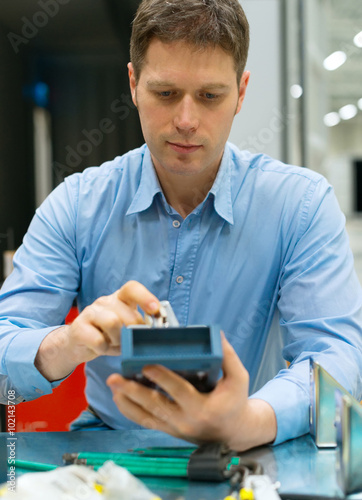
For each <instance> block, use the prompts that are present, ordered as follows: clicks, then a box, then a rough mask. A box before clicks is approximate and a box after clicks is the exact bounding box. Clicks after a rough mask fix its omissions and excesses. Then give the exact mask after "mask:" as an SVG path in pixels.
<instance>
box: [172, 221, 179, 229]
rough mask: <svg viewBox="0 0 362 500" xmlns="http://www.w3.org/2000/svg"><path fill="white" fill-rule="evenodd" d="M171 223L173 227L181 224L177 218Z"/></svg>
mask: <svg viewBox="0 0 362 500" xmlns="http://www.w3.org/2000/svg"><path fill="white" fill-rule="evenodd" d="M172 225H173V227H180V226H181V224H180V221H179V220H174V221H173V223H172Z"/></svg>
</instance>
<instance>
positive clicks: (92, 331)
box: [35, 281, 160, 381]
mask: <svg viewBox="0 0 362 500" xmlns="http://www.w3.org/2000/svg"><path fill="white" fill-rule="evenodd" d="M137 306H140V308H141V309H142V310H143V311H145V312H147V313H148V314H155V313H157V312H158V311H159V306H160V304H159V301H158V299H157V298H156V297H155V296H154V295H153V294H152V293H151V292H149V291H148V290H147V288H145V287H144V286H143V285H141V283H138V282H136V281H129V282H128V283H126V284H125V285H124V286H122V288H120V289H119V290H117V291H116V292H115V293H113V294H112V295H108V296H105V297H100V298H99V299H97V300H95V301H94V302H93V304H92V305H90V306H88V307H86V308H85V309H84V310H83V311H82V312H81V313H80V314H79V316H78V317H77V318H76V319H75V320H74V321H73V323H72V324H71V325H69V326H65V327H62V328H58V329H57V330H54V331H52V332H51V333H50V334H49V335H47V336H46V337H45V338H44V340H43V342H42V343H41V344H40V347H39V350H38V353H37V356H36V358H35V366H36V367H37V368H38V370H39V371H40V372H41V373H42V374H43V375H44V377H45V378H47V379H48V380H49V381H54V380H59V379H61V378H64V377H65V376H67V375H68V374H69V373H70V372H71V371H72V370H74V368H75V367H76V366H78V365H79V364H80V363H83V362H86V361H91V360H92V359H95V358H97V357H98V356H118V355H119V354H120V339H121V335H120V331H121V328H122V326H123V325H126V326H128V325H135V324H141V323H144V321H143V317H142V315H141V314H140V313H139V312H138V311H137Z"/></svg>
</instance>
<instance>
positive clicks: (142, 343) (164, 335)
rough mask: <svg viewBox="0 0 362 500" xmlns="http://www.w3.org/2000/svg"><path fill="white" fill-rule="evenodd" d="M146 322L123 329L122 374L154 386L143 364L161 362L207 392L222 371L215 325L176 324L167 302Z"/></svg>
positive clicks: (219, 337)
mask: <svg viewBox="0 0 362 500" xmlns="http://www.w3.org/2000/svg"><path fill="white" fill-rule="evenodd" d="M161 306H162V307H161V310H160V314H159V315H158V316H157V317H153V316H151V317H148V318H146V321H147V323H148V325H152V326H147V325H135V326H130V327H128V328H123V330H122V335H121V349H122V351H121V352H122V357H121V367H122V374H123V376H124V377H126V378H129V379H133V380H136V381H137V382H140V383H142V384H144V385H147V386H149V387H153V388H157V387H156V385H155V384H154V383H153V382H151V381H150V380H148V379H147V378H146V377H144V376H143V374H142V368H143V367H144V366H145V365H154V364H160V365H163V366H165V367H166V368H169V369H170V370H173V371H174V372H176V373H178V374H179V375H181V376H182V377H184V378H185V379H187V380H188V381H189V382H191V383H192V384H193V385H194V386H195V387H196V388H197V390H199V391H200V392H210V391H211V390H212V389H213V388H214V387H215V385H216V382H217V380H218V379H219V377H220V374H221V365H222V357H223V355H222V347H221V336H220V328H218V327H216V326H187V327H180V326H178V321H177V318H176V316H175V314H174V312H173V310H172V308H171V305H170V304H169V303H168V302H161Z"/></svg>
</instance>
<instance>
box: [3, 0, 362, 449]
mask: <svg viewBox="0 0 362 500" xmlns="http://www.w3.org/2000/svg"><path fill="white" fill-rule="evenodd" d="M248 42H249V34H248V24H247V20H246V18H245V15H244V12H243V11H242V9H241V7H240V5H239V3H238V2H237V0H204V1H202V0H170V1H167V2H164V1H163V0H144V1H143V2H142V3H141V5H140V7H139V10H138V12H137V15H136V18H135V21H134V25H133V33H132V39H131V63H130V64H129V66H128V70H129V79H130V88H131V92H132V99H133V102H134V104H135V105H136V106H137V108H138V111H139V116H140V120H141V125H142V130H143V134H144V137H145V141H146V144H147V146H146V145H145V146H143V147H142V148H140V149H138V150H135V151H131V152H130V153H128V154H126V155H125V156H123V157H118V158H116V159H115V160H114V161H111V162H107V163H105V164H104V165H102V166H101V167H99V168H91V169H87V170H86V171H85V172H84V173H83V174H75V175H73V176H69V177H68V178H67V179H66V181H65V182H64V183H63V184H62V185H60V186H59V187H58V188H57V189H56V190H55V191H54V192H53V193H52V194H51V195H50V196H49V198H48V199H47V200H46V201H45V202H44V204H43V205H42V206H41V207H40V209H38V211H37V214H36V216H35V218H34V220H33V221H32V223H31V225H30V228H29V231H28V233H27V235H26V236H25V238H24V244H23V246H22V247H21V248H20V249H19V251H18V252H17V255H16V257H15V259H14V265H15V270H14V272H13V274H12V275H11V276H10V277H9V279H8V280H7V282H6V283H5V285H4V288H3V291H2V301H1V311H0V313H1V317H2V318H3V319H2V327H1V328H2V329H1V335H2V338H1V356H2V364H1V366H2V368H1V370H2V382H3V393H4V394H5V393H6V390H7V389H8V388H14V389H15V390H16V393H17V395H18V400H19V401H21V400H30V399H34V398H35V397H38V396H39V395H40V394H46V393H49V392H51V389H52V387H54V386H55V385H57V384H58V383H59V381H61V380H62V379H63V378H64V377H66V376H67V375H68V374H69V373H71V371H72V370H73V369H74V368H75V367H76V366H77V365H78V364H80V363H82V362H87V369H86V373H87V389H86V394H87V398H88V401H89V404H90V407H91V413H90V412H88V413H87V414H86V415H83V416H82V417H81V419H80V421H78V423H77V424H76V426H75V427H74V428H81V427H84V423H85V425H91V424H90V420H92V419H93V420H92V421H93V422H94V421H96V422H98V425H100V427H102V428H104V427H105V428H117V429H122V428H139V426H144V427H150V428H154V429H159V430H162V431H165V432H167V433H169V434H172V435H174V436H177V437H181V438H184V439H187V440H190V441H193V442H197V443H200V442H205V441H223V442H225V443H227V444H228V445H229V446H230V447H231V448H234V449H237V450H245V449H248V448H250V447H253V446H257V445H261V444H265V443H280V442H282V441H284V440H286V439H290V438H293V437H296V436H299V435H301V434H303V433H305V432H307V431H308V409H309V386H308V384H309V372H308V366H309V358H310V357H312V356H313V357H314V358H315V359H317V360H319V362H320V363H321V364H322V365H323V366H324V367H325V368H326V369H327V370H328V371H330V372H331V373H332V375H333V376H335V378H336V379H337V380H339V382H340V383H341V384H343V385H344V386H345V387H346V388H347V389H348V390H350V391H351V392H353V393H354V394H355V396H357V397H360V395H361V377H360V373H361V368H362V353H361V351H362V348H361V325H362V307H361V305H362V294H361V289H360V286H359V283H358V280H357V278H356V275H355V273H354V270H353V259H352V255H351V252H350V250H349V247H348V240H347V236H346V233H345V229H344V217H343V215H342V214H341V212H340V210H339V208H338V204H337V202H336V200H335V197H334V195H333V192H332V189H331V187H330V186H329V185H328V183H327V182H326V181H325V179H324V178H322V177H321V176H320V175H318V174H316V173H314V172H311V171H309V170H307V169H301V168H297V167H292V166H286V165H283V164H282V163H280V162H278V161H275V160H272V159H271V158H269V157H266V156H264V155H251V154H250V153H248V152H240V151H239V150H237V148H236V147H234V146H232V145H231V144H228V143H226V141H227V137H228V135H229V132H230V128H231V125H232V121H233V117H234V116H235V114H236V113H238V112H239V111H240V109H241V106H242V102H243V100H244V97H245V93H246V88H247V85H248V81H249V72H247V71H244V68H245V62H246V57H247V50H248ZM74 297H77V301H78V305H79V309H80V315H79V316H78V318H77V319H76V320H75V321H74V323H73V324H72V325H70V326H62V327H59V325H61V324H62V322H63V320H64V317H65V315H66V313H67V310H68V309H69V307H70V305H71V303H72V301H73V299H74ZM162 299H168V300H170V302H171V304H172V306H173V308H174V310H175V313H176V316H177V317H178V319H179V321H180V323H181V324H218V325H220V326H221V328H222V330H223V332H225V336H224V337H223V351H224V362H223V377H222V378H221V379H220V381H219V383H218V384H217V386H216V388H215V389H214V391H212V392H211V393H209V394H201V393H199V392H198V391H197V390H196V389H195V388H194V387H193V386H192V385H191V384H190V383H188V382H187V381H186V380H184V379H182V378H181V377H179V376H178V375H176V374H175V373H173V372H172V371H170V370H167V369H165V368H164V367H160V366H152V367H147V368H146V369H145V371H144V374H145V375H146V376H147V378H149V379H150V380H152V381H155V382H156V383H157V384H158V385H159V386H161V387H162V388H163V389H164V390H165V391H166V392H167V393H168V394H169V395H170V396H171V397H172V398H171V399H170V398H167V397H166V396H165V395H164V394H162V393H160V392H157V391H154V390H152V389H149V388H147V387H145V386H142V385H140V384H138V383H136V382H133V381H128V380H125V379H124V378H122V376H121V375H120V374H119V372H120V356H119V355H120V330H121V328H122V326H123V325H131V324H140V323H143V316H142V314H141V312H140V310H142V311H144V312H147V313H149V314H152V313H157V312H158V309H159V300H162ZM278 322H279V323H280V326H281V329H282V337H281V336H280V335H277V330H278V328H277V327H278ZM281 342H282V343H281ZM283 347H284V348H283ZM282 349H283V351H282ZM281 352H282V353H283V356H284V359H285V360H287V361H289V362H290V363H291V365H290V367H289V368H288V369H287V368H286V364H285V362H284V367H283V366H282V369H281V370H280V371H279V373H277V372H278V369H279V368H280V364H279V365H278V362H277V361H278V360H277V358H278V353H279V358H280V354H281ZM266 374H269V377H270V374H272V375H275V377H274V378H273V379H272V380H270V381H269V382H267V383H266V384H265V382H266V380H267V379H266ZM249 375H250V383H251V392H253V395H252V396H251V397H248V394H249ZM112 397H113V401H112ZM94 419H95V420H94ZM132 422H133V423H132Z"/></svg>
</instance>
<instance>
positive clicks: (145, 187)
mask: <svg viewBox="0 0 362 500" xmlns="http://www.w3.org/2000/svg"><path fill="white" fill-rule="evenodd" d="M157 193H161V194H162V189H161V186H160V183H159V180H158V177H157V174H156V171H155V168H154V166H153V163H152V159H151V153H150V150H149V149H148V147H146V148H145V154H144V157H143V161H142V172H141V180H140V184H139V186H138V189H137V191H136V194H135V196H134V198H133V200H132V203H131V205H130V206H129V208H128V210H127V214H126V215H130V214H135V213H137V212H142V211H143V210H147V208H149V207H150V206H151V205H152V202H153V199H154V197H155V195H156V194H157ZM210 194H212V195H213V198H214V209H215V211H216V212H217V213H218V214H219V216H220V217H222V218H223V219H225V220H226V221H227V222H228V223H229V224H234V217H233V209H232V199H231V173H230V148H229V146H228V144H227V143H226V145H225V149H224V154H223V157H222V160H221V164H220V168H219V171H218V173H217V176H216V178H215V181H214V184H213V185H212V188H211V189H210V191H209V194H208V196H207V197H210Z"/></svg>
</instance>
